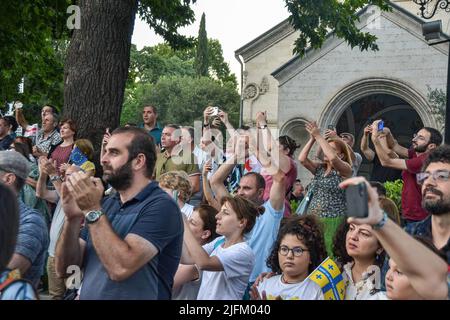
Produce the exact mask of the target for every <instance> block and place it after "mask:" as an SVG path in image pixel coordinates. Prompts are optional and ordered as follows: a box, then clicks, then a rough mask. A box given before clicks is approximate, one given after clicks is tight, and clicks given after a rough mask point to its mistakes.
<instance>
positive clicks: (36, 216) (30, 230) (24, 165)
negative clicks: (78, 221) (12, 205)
mask: <svg viewBox="0 0 450 320" xmlns="http://www.w3.org/2000/svg"><path fill="white" fill-rule="evenodd" d="M30 169H31V167H30V162H29V161H28V160H27V159H26V158H25V157H24V156H22V155H21V154H20V153H18V152H16V151H13V150H9V151H0V181H2V182H3V183H5V184H6V185H8V186H9V187H10V188H11V189H12V190H13V191H14V192H15V193H16V195H18V194H19V192H20V190H21V189H22V187H23V186H24V184H25V180H26V179H27V177H28V174H29V172H30ZM48 243H49V239H48V230H47V225H46V223H45V221H44V218H43V217H42V215H41V214H40V213H39V212H38V211H36V210H34V209H31V208H29V207H27V206H26V205H25V204H24V203H23V202H22V201H21V200H20V199H19V234H18V236H17V243H16V248H15V250H14V254H13V257H12V258H11V260H10V262H9V264H8V268H9V269H18V270H19V271H20V274H21V275H22V278H24V279H27V280H29V281H30V282H31V283H32V284H33V286H34V287H35V288H36V289H37V287H38V285H39V281H40V278H41V276H42V274H43V271H44V262H45V257H46V252H47V248H48Z"/></svg>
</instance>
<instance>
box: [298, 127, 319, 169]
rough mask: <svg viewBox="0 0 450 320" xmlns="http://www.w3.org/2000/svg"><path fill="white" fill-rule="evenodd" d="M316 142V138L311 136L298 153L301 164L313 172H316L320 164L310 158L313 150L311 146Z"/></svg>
mask: <svg viewBox="0 0 450 320" xmlns="http://www.w3.org/2000/svg"><path fill="white" fill-rule="evenodd" d="M315 142H316V140H315V139H314V138H313V137H312V136H311V137H310V138H309V140H308V142H307V143H306V144H305V146H304V147H303V149H302V150H301V151H300V154H299V155H298V161H300V164H301V165H302V166H304V167H305V168H306V169H308V171H310V172H311V173H312V174H314V173H315V172H316V170H317V167H318V166H319V164H318V163H316V162H314V161H311V160H310V159H309V158H308V155H309V152H310V151H311V148H312V146H313V145H314V143H315Z"/></svg>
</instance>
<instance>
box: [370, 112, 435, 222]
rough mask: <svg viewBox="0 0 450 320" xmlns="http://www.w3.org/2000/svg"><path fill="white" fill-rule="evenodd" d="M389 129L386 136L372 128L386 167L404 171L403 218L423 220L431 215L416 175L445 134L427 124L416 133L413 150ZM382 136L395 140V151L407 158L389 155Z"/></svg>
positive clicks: (379, 156)
mask: <svg viewBox="0 0 450 320" xmlns="http://www.w3.org/2000/svg"><path fill="white" fill-rule="evenodd" d="M378 122H379V121H375V122H374V123H373V124H372V128H378ZM388 132H389V134H388V136H387V137H386V135H383V134H381V132H379V131H377V130H372V142H373V144H374V146H375V151H376V153H377V156H378V158H379V159H380V162H381V165H382V166H383V167H388V168H393V169H399V170H403V171H402V178H403V190H402V218H403V222H404V224H405V225H407V224H409V223H413V222H417V221H421V220H423V219H425V218H426V217H427V216H428V213H427V212H426V211H425V210H424V209H423V208H422V205H421V201H422V194H421V191H420V186H419V185H418V184H417V181H416V174H417V173H419V172H420V171H421V169H422V166H423V163H424V162H425V160H426V159H427V157H428V154H429V153H430V151H432V150H433V149H435V148H437V147H438V146H439V145H440V144H441V143H442V135H441V133H440V132H439V131H438V130H436V129H434V128H429V127H424V128H422V129H420V130H419V132H417V134H415V135H414V137H413V139H412V146H411V148H410V149H407V148H404V147H402V146H400V145H399V144H398V143H397V142H396V141H395V140H394V139H393V137H392V135H391V134H390V131H388ZM383 138H389V139H391V140H394V141H395V142H394V144H393V145H394V148H393V151H394V152H395V153H397V154H398V155H399V156H400V157H402V158H404V159H398V158H390V157H389V155H388V153H387V152H386V150H385V149H384V148H383V147H382V144H381V141H380V139H383Z"/></svg>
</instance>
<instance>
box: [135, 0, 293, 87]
mask: <svg viewBox="0 0 450 320" xmlns="http://www.w3.org/2000/svg"><path fill="white" fill-rule="evenodd" d="M192 9H193V10H194V12H195V17H196V21H195V22H194V23H193V24H192V25H190V26H188V27H186V28H183V29H180V33H181V34H184V35H190V36H197V34H198V28H199V25H200V19H201V16H202V13H203V12H204V13H205V15H206V32H207V34H208V38H213V39H218V40H219V41H220V43H221V45H222V49H223V55H224V59H225V61H226V62H228V64H229V65H230V69H231V72H233V73H234V74H235V75H236V78H237V79H238V81H240V77H241V75H240V70H241V69H240V68H241V67H240V64H239V62H238V61H237V60H236V58H235V57H234V51H236V50H237V49H239V48H240V47H242V46H244V45H245V44H247V43H248V42H250V41H252V40H253V39H255V38H256V37H258V36H259V35H261V34H262V33H264V32H266V31H267V30H269V29H270V28H272V27H274V26H275V25H277V24H278V23H280V22H281V21H283V20H284V19H286V18H287V17H288V16H289V13H288V11H287V9H286V8H285V2H284V0H197V2H196V3H195V4H194V5H193V6H192ZM131 42H132V43H133V44H136V46H137V48H138V50H140V49H142V47H144V46H153V45H155V44H158V43H161V42H163V40H162V38H160V37H157V36H156V35H155V34H154V33H153V32H152V31H151V30H150V28H149V27H148V25H147V24H146V23H145V22H143V21H142V20H140V19H139V18H138V17H137V18H136V22H135V26H134V33H133V38H132V40H131Z"/></svg>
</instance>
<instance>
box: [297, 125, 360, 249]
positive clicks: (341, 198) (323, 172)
mask: <svg viewBox="0 0 450 320" xmlns="http://www.w3.org/2000/svg"><path fill="white" fill-rule="evenodd" d="M306 130H307V131H308V132H309V134H310V139H309V141H308V142H307V143H306V145H305V147H304V148H303V149H302V151H301V152H300V155H299V161H300V163H301V165H302V166H304V167H305V168H306V169H308V170H309V171H310V172H311V173H312V174H313V175H314V178H313V180H312V181H311V183H310V185H309V186H308V187H309V189H310V190H312V193H313V195H312V199H311V202H310V204H309V207H308V211H307V213H309V214H315V215H317V216H318V217H319V218H320V220H321V221H322V222H323V224H324V227H325V229H324V231H325V232H324V233H325V244H326V247H327V251H328V252H329V253H331V247H332V242H333V237H334V234H335V232H336V229H337V227H338V226H339V224H340V223H341V221H342V219H343V217H344V216H345V213H346V201H345V193H344V191H343V190H342V189H340V188H339V184H340V183H341V182H342V181H343V180H345V179H347V178H350V177H351V176H352V160H351V155H350V151H349V149H348V146H347V144H346V143H345V142H344V141H343V140H342V139H340V138H338V137H330V138H328V139H327V140H326V139H325V138H324V137H323V136H322V135H321V133H320V129H319V128H318V126H317V123H316V122H308V123H307V124H306ZM316 142H317V143H318V144H319V146H320V148H322V150H323V153H324V157H323V162H318V161H313V160H311V159H310V158H309V157H308V155H309V153H310V151H311V149H312V147H313V146H314V144H315V143H316ZM311 188H313V189H311Z"/></svg>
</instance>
